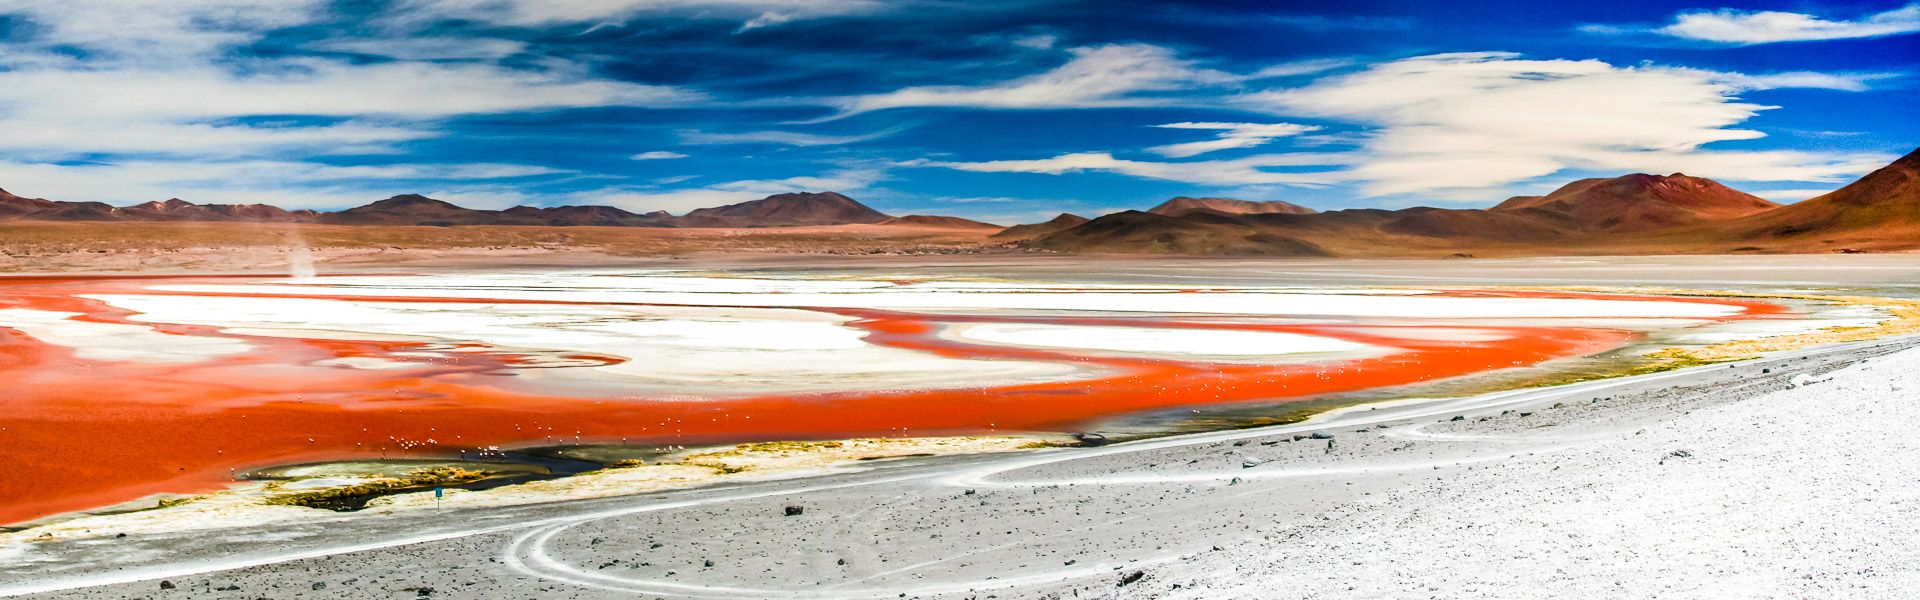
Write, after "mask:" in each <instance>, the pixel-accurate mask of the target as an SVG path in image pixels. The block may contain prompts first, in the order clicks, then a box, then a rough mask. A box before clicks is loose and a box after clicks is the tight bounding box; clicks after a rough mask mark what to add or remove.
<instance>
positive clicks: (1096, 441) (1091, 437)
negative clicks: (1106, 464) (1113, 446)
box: [1073, 433, 1109, 448]
mask: <svg viewBox="0 0 1920 600" xmlns="http://www.w3.org/2000/svg"><path fill="white" fill-rule="evenodd" d="M1073 439H1076V440H1079V441H1080V445H1082V446H1086V447H1089V448H1092V447H1096V446H1105V445H1107V444H1108V443H1109V442H1108V441H1107V436H1104V435H1100V434H1098V433H1076V434H1073Z"/></svg>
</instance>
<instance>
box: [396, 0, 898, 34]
mask: <svg viewBox="0 0 1920 600" xmlns="http://www.w3.org/2000/svg"><path fill="white" fill-rule="evenodd" d="M907 4H912V3H910V2H883V1H881V0H590V1H584V2H583V1H558V0H404V1H402V2H400V3H399V6H398V7H397V9H396V12H397V13H398V16H399V18H402V19H408V20H429V21H430V20H467V21H480V22H485V23H491V24H495V25H509V26H519V27H532V26H542V25H554V24H561V23H587V24H600V23H624V22H626V21H628V20H631V19H635V18H640V17H649V16H651V17H659V16H672V17H679V18H712V19H729V20H734V21H739V22H740V23H741V25H740V30H741V31H746V30H751V29H758V28H761V27H768V26H772V25H778V24H780V23H786V22H789V21H794V20H799V19H813V18H823V17H836V16H846V15H859V14H873V13H879V12H887V11H893V10H900V9H903V8H907V6H905V5H907Z"/></svg>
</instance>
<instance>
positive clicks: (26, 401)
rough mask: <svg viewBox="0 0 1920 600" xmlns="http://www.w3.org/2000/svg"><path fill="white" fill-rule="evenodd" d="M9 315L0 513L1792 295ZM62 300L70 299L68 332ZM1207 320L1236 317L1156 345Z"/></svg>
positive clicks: (1408, 379)
mask: <svg viewBox="0 0 1920 600" xmlns="http://www.w3.org/2000/svg"><path fill="white" fill-rule="evenodd" d="M136 306H137V307H140V309H141V310H139V311H136V310H133V309H131V308H129V307H136ZM5 310H19V311H38V312H33V313H14V314H16V315H25V316H30V317H32V319H31V320H24V319H23V320H17V321H0V381H5V382H8V384H7V385H8V388H7V391H6V392H5V394H4V395H3V396H0V398H4V400H0V404H4V406H0V409H4V410H0V464H6V465H8V466H9V473H8V476H7V477H6V478H4V479H0V523H8V522H17V521H22V520H27V519H32V518H36V517H40V516H45V515H49V514H55V513H59V512H66V511H72V510H80V509H86V508H91V507H97V506H104V505H109V504H114V503H119V502H125V501H129V500H132V499H136V498H140V497H142V496H146V495H150V494H154V493H162V492H166V493H192V492H198V491H206V490H211V489H217V488H219V487H220V486H222V485H224V484H226V483H227V482H230V481H232V480H233V479H234V476H235V474H236V473H240V472H244V471H247V470H249V469H253V468H257V467H262V466H268V465H276V464H290V463H301V462H314V461H330V460H356V459H358V460H364V459H377V458H424V457H445V456H454V455H457V454H458V453H459V452H460V451H462V450H469V449H477V448H489V447H505V448H516V447H530V446H553V445H562V444H593V443H617V444H659V445H670V444H700V443H711V442H715V441H728V442H733V441H747V440H770V439H831V438H848V437H866V436H907V435H911V436H925V435H944V434H974V433H995V432H999V433H1010V432H1032V431H1079V430H1083V429H1086V428H1088V427H1089V426H1091V425H1093V424H1096V423H1099V422H1102V421H1103V420H1108V419H1113V418H1116V417H1121V416H1125V415H1134V414H1141V413H1144V412H1149V411H1164V410H1167V409H1171V408H1179V407H1195V406H1223V405H1235V404H1241V403H1268V404H1271V403H1279V402H1289V401H1304V400H1309V399H1313V398H1318V397H1324V396H1325V395H1328V394H1336V393H1348V392H1356V391H1364V390H1373V389H1379V388H1385V387H1392V386H1401V385H1407V384H1415V383H1421V382H1427V381H1434V380H1438V379H1444V378H1449V377H1456V376H1462V375H1469V374H1474V373H1483V372H1488V371H1492V370H1498V369H1506V368H1513V367H1524V366H1529V365H1537V364H1540V363H1543V362H1546V361H1553V360H1556V359H1566V358H1570V357H1579V356H1588V355H1593V354H1596V353H1601V352H1606V351H1609V350H1613V349H1616V348H1619V347H1621V346H1623V345H1625V344H1628V343H1629V342H1631V341H1633V340H1635V339H1638V338H1639V337H1641V336H1643V335H1644V334H1645V332H1647V331H1649V330H1654V329H1661V330H1672V329H1684V328H1691V327H1700V326H1706V325H1712V324H1716V323H1725V322H1730V321H1737V320H1749V319H1773V318H1781V317H1783V316H1784V311H1783V309H1781V308H1780V307H1778V306H1774V305H1771V304H1766V303H1758V302H1744V301H1739V300H1729V299H1711V300H1707V299H1675V298H1657V297H1629V296H1596V295H1579V294H1549V293H1524V292H1507V291H1484V290H1466V289H1453V290H1429V291H1417V292H1410V291H1406V290H1399V291H1393V292H1385V291H1380V290H1361V289H1353V288H1331V289H1328V288H1320V289H1311V290H1309V289H1300V288H1259V287H1233V288H1204V289H1189V288H1178V287H1167V286H1097V287H1090V286H1088V285H1084V284H1080V285H1075V286H1060V285H1049V284H1043V283H1015V282H996V283H991V284H982V283H966V284H961V283H954V282H941V281H937V280H934V281H928V280H921V279H913V278H901V277H868V278H863V279H858V280H848V279H845V278H830V277H820V278H780V279H754V278H740V277H731V276H722V277H708V276H698V277H695V276H688V275H685V274H676V273H663V272H656V273H617V274H609V273H499V274H487V275H482V276H473V275H464V276H438V277H435V276H421V277H413V276H382V277H337V278H336V277H322V278H316V279H302V280H297V281H295V280H285V279H266V278H218V279H215V278H152V277H143V278H84V279H75V278H13V279H4V278H0V311H5ZM395 311H399V312H395ZM54 313H58V314H61V315H63V316H60V317H57V318H56V319H55V320H56V321H71V322H72V323H61V322H55V323H53V326H54V327H59V328H60V329H59V330H58V331H52V330H49V329H47V327H48V326H49V325H48V322H47V317H46V315H47V314H54ZM396 315H398V316H396ZM0 316H4V315H0ZM90 326H101V327H104V326H112V327H111V328H110V329H102V328H101V327H90ZM964 326H981V327H997V328H1000V329H999V331H1003V332H1004V331H1008V330H1010V329H1008V328H1019V329H1011V330H1014V331H1020V332H1022V333H1023V335H1028V337H1029V338H1030V337H1031V333H1032V332H1034V331H1042V332H1050V335H1059V336H1067V337H1070V338H1071V339H1062V340H1061V341H1060V342H1058V343H1032V344H1030V345H1017V344H1018V343H1019V342H1020V341H1021V340H1022V339H1028V338H1021V337H1019V336H1014V337H1013V339H1011V340H1010V339H1008V338H1007V336H1000V337H999V338H992V337H991V336H983V337H985V338H988V339H981V338H970V337H968V336H967V335H966V334H965V329H964ZM128 327H133V328H138V329H139V331H137V332H132V333H131V334H130V333H129V331H130V330H127V329H125V328H128ZM1076 331H1079V332H1088V331H1093V332H1098V335H1082V336H1078V337H1074V336H1075V334H1074V332H1076ZM36 332H39V335H38V336H36V335H35V333H36ZM89 332H111V333H112V335H104V334H103V335H94V336H92V337H90V336H89ZM1195 332H1215V333H1218V332H1230V333H1233V334H1236V335H1232V336H1211V337H1209V336H1197V337H1187V338H1181V339H1180V342H1181V343H1178V344H1175V343H1169V344H1167V345H1166V346H1167V347H1168V348H1170V349H1172V350H1170V351H1166V352H1159V351H1156V350H1154V349H1153V345H1152V344H1151V343H1145V344H1143V341H1145V342H1151V340H1152V339H1153V336H1155V335H1164V336H1167V337H1168V338H1169V339H1172V338H1177V337H1179V336H1182V335H1183V334H1189V333H1195ZM1262 333H1265V334H1278V335H1272V336H1268V337H1261V336H1259V335H1257V334H1262ZM1249 336H1251V337H1249ZM209 340H214V341H217V342H218V343H213V344H209V343H207V342H208V341H209ZM1196 341H1199V343H1196ZM1296 342H1298V343H1296ZM1209 343H1210V344H1228V345H1232V344H1242V343H1244V344H1250V346H1234V347H1221V348H1220V349H1219V350H1218V351H1217V352H1216V353H1213V354H1209V350H1208V348H1207V346H1206V344H1209ZM235 347H241V348H242V350H240V351H237V352H236V351H234V348H235ZM209 348H211V349H213V351H209V350H208V349H209ZM1249 348H1257V349H1258V350H1257V351H1253V350H1249ZM1174 350H1177V351H1174Z"/></svg>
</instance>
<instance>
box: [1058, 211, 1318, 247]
mask: <svg viewBox="0 0 1920 600" xmlns="http://www.w3.org/2000/svg"><path fill="white" fill-rule="evenodd" d="M1027 244H1028V245H1029V246H1031V247H1034V248H1042V249H1046V250H1054V251H1060V252H1120V253H1138V254H1220V255H1236V256H1328V255H1330V254H1331V253H1329V252H1328V251H1327V250H1326V249H1325V248H1322V247H1320V246H1318V245H1316V244H1314V243H1312V242H1309V241H1306V240H1304V239H1301V238H1299V237H1295V236H1291V235H1287V234H1285V233H1281V232H1278V231H1273V230H1271V229H1269V228H1266V227H1262V226H1260V225H1259V224H1258V223H1256V222H1254V221H1250V220H1248V217H1247V216H1243V215H1230V214H1225V213H1218V212H1213V211H1208V210H1196V211H1192V212H1188V213H1185V214H1182V215H1180V216H1177V217H1169V216H1166V215H1158V214H1153V213H1149V212H1141V211H1137V210H1129V211H1125V212H1119V213H1114V214H1110V215H1106V216H1102V217H1100V218H1098V219H1094V220H1091V221H1087V222H1086V223H1082V224H1080V225H1078V226H1075V227H1071V228H1068V229H1064V230H1061V231H1056V232H1054V233H1050V234H1046V235H1042V236H1039V237H1037V238H1034V239H1032V240H1029V241H1028V242H1027Z"/></svg>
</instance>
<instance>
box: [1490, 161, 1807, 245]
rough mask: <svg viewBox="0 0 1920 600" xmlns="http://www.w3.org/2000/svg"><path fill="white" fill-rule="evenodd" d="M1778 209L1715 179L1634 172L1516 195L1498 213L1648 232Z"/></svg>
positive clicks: (1589, 227) (1586, 226)
mask: <svg viewBox="0 0 1920 600" xmlns="http://www.w3.org/2000/svg"><path fill="white" fill-rule="evenodd" d="M1779 206H1780V205H1778V204H1774V203H1772V202H1768V201H1766V200H1764V199H1761V198H1760V197H1758V196H1754V195H1752V194H1748V193H1745V192H1741V191H1739V190H1735V189H1733V188H1730V187H1727V186H1724V185H1720V183H1719V182H1717V181H1714V180H1711V179H1705V178H1700V177H1688V176H1686V175H1682V174H1679V173H1674V174H1672V175H1667V176H1665V177H1662V176H1659V175H1647V174H1644V173H1635V174H1632V175H1625V176H1621V177H1615V178H1612V179H1582V180H1579V181H1575V182H1573V183H1569V184H1567V185H1565V186H1561V188H1560V189H1557V190H1554V191H1553V193H1551V194H1547V195H1545V196H1517V197H1514V198H1510V199H1508V200H1507V201H1506V202H1502V203H1500V205H1499V206H1495V207H1493V211H1494V212H1523V211H1530V212H1535V213H1539V214H1541V215H1542V216H1549V217H1556V218H1559V219H1560V220H1562V221H1564V222H1566V223H1567V224H1569V225H1572V226H1574V227H1576V228H1579V229H1583V230H1587V231H1648V230H1653V229H1661V228H1667V227H1675V226H1679V225H1687V224H1692V223H1703V222H1711V221H1727V220H1732V219H1738V218H1741V217H1746V216H1750V215H1754V214H1758V213H1761V212H1765V211H1767V210H1771V209H1774V208H1778V207H1779Z"/></svg>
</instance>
